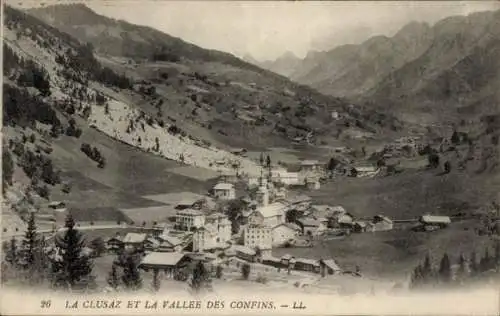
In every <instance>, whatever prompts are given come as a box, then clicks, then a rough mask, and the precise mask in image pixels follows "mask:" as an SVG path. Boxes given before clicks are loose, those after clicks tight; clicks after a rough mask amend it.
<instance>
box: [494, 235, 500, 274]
mask: <svg viewBox="0 0 500 316" xmlns="http://www.w3.org/2000/svg"><path fill="white" fill-rule="evenodd" d="M495 266H496V267H497V269H500V240H498V239H497V241H496V243H495Z"/></svg>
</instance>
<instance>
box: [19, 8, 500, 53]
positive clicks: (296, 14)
mask: <svg viewBox="0 0 500 316" xmlns="http://www.w3.org/2000/svg"><path fill="white" fill-rule="evenodd" d="M60 2H68V1H60ZM24 3H26V4H27V3H29V1H24ZM38 3H40V2H38ZM44 3H45V4H47V5H48V4H53V3H54V1H45V2H44ZM84 3H86V4H87V5H88V6H89V7H90V8H91V9H93V10H94V11H96V12H97V13H99V14H102V15H106V16H109V17H113V18H116V19H122V20H126V21H128V22H131V23H134V24H140V25H146V26H151V27H154V28H156V29H158V30H160V31H163V32H166V33H168V34H170V35H173V36H177V37H180V38H182V39H184V40H186V41H188V42H191V43H194V44H196V45H199V46H201V47H204V48H210V49H217V50H222V51H226V52H229V53H232V54H234V55H236V56H238V57H243V56H244V55H246V54H249V55H251V56H252V57H253V58H255V59H257V60H260V61H263V60H270V59H276V58H277V57H279V56H280V55H282V54H284V53H285V52H287V51H289V52H292V53H293V54H295V55H296V56H298V57H301V58H302V57H304V56H305V55H306V54H307V52H309V51H311V50H328V49H332V48H333V47H335V46H338V45H343V44H356V43H360V42H362V41H363V40H366V39H367V38H369V37H370V36H373V35H387V36H392V35H393V34H394V33H396V32H397V31H398V30H399V29H400V28H401V27H403V26H404V25H405V24H407V23H408V22H410V21H425V22H428V23H430V24H433V23H435V22H436V21H438V20H440V19H442V18H445V17H447V16H451V15H466V14H469V13H471V12H475V11H485V10H496V9H500V2H498V1H445V2H437V1H401V2H396V1H392V2H369V1H361V2H357V1H349V2H341V1H335V2H333V1H332V2H316V1H281V2H275V1H159V0H157V1H153V0H149V1H148V0H141V1H139V0H134V1H132V0H88V1H85V2H84Z"/></svg>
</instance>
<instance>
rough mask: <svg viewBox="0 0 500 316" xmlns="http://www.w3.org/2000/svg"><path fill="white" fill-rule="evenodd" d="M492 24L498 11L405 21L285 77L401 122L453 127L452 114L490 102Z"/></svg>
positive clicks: (312, 58)
mask: <svg viewBox="0 0 500 316" xmlns="http://www.w3.org/2000/svg"><path fill="white" fill-rule="evenodd" d="M499 21H500V11H495V12H479V13H473V14H470V15H468V16H453V17H448V18H446V19H443V20H441V21H439V22H437V23H436V24H435V25H433V26H429V25H428V24H426V23H417V22H412V23H409V24H408V25H406V26H405V27H403V28H402V29H401V30H400V31H399V32H397V33H396V34H395V35H394V36H393V37H385V36H376V37H372V38H370V39H368V40H367V41H365V42H363V43H362V44H360V45H344V46H340V47H337V48H335V49H333V50H331V51H328V52H313V53H310V54H308V56H307V57H306V58H305V59H304V61H303V62H302V63H301V64H300V65H299V66H298V67H297V69H296V70H295V71H294V72H293V73H292V74H291V75H289V77H290V78H292V80H295V81H297V82H300V83H303V84H307V85H310V86H312V87H314V88H316V89H317V90H318V91H320V92H322V93H325V94H335V95H337V96H344V97H348V98H350V99H352V100H355V101H356V102H355V103H365V104H371V105H370V106H374V107H377V108H378V109H379V110H382V111H384V112H391V113H399V114H400V116H401V117H403V118H404V119H409V120H413V118H412V116H415V115H416V116H419V115H420V114H423V116H427V117H425V118H424V117H421V118H422V119H423V121H422V120H421V118H417V117H415V121H417V122H420V123H422V122H429V120H432V117H433V116H436V115H438V114H439V115H440V116H441V117H442V118H443V119H451V120H452V121H453V120H455V119H456V117H454V118H451V117H450V115H451V116H456V109H457V108H458V107H465V108H467V107H468V106H471V104H475V103H477V104H482V102H486V101H481V100H490V101H491V100H497V99H495V98H496V97H495V95H496V90H498V89H495V85H497V82H498V81H497V80H498V74H499V73H500V68H499V67H498V63H497V62H496V60H497V58H496V56H497V55H496V54H497V52H496V46H497V44H496V41H497V40H498V38H499V37H500V31H499V28H500V23H499ZM487 48H489V49H487ZM478 82H481V84H480V85H479V84H478ZM486 103H488V102H486ZM483 106H486V105H483ZM490 107H491V106H490ZM450 111H451V112H450ZM464 111H465V110H464ZM469 111H471V109H470V108H469ZM426 114H427V115H426Z"/></svg>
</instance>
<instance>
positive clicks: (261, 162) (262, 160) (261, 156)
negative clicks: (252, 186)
mask: <svg viewBox="0 0 500 316" xmlns="http://www.w3.org/2000/svg"><path fill="white" fill-rule="evenodd" d="M259 162H260V165H261V166H264V153H260V157H259Z"/></svg>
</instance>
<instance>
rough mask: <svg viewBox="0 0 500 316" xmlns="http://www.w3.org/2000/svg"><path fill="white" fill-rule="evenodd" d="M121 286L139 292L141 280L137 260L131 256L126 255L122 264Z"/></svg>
mask: <svg viewBox="0 0 500 316" xmlns="http://www.w3.org/2000/svg"><path fill="white" fill-rule="evenodd" d="M122 282H123V285H124V286H125V287H126V288H127V289H129V290H133V291H136V290H139V289H140V288H141V287H142V278H141V275H140V272H139V268H138V264H137V260H136V258H135V257H134V256H133V255H130V254H128V255H126V256H125V258H124V263H123V275H122Z"/></svg>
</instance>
